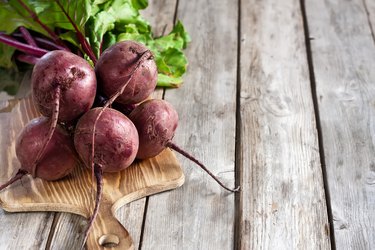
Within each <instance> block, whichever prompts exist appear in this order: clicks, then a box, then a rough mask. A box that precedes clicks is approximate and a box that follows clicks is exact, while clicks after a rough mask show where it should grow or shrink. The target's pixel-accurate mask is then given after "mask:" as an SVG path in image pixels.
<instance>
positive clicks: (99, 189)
mask: <svg viewBox="0 0 375 250" xmlns="http://www.w3.org/2000/svg"><path fill="white" fill-rule="evenodd" d="M94 174H95V178H96V199H95V207H94V211H93V213H92V215H91V217H90V220H89V222H88V225H87V228H86V230H85V232H84V240H83V244H82V248H81V249H84V246H85V244H86V241H87V238H88V236H89V233H90V230H91V228H92V226H93V224H94V221H95V219H96V217H97V215H98V212H99V206H100V201H101V200H102V195H103V169H102V167H101V166H100V165H97V164H95V166H94Z"/></svg>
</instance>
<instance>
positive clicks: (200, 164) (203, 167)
mask: <svg viewBox="0 0 375 250" xmlns="http://www.w3.org/2000/svg"><path fill="white" fill-rule="evenodd" d="M166 146H167V147H169V148H171V149H173V150H175V151H177V152H178V153H180V154H182V155H183V156H185V157H186V158H188V159H189V160H191V161H192V162H194V163H195V164H197V165H198V166H200V167H201V168H202V169H203V170H204V171H205V172H206V173H207V174H209V175H210V176H211V177H212V178H213V179H214V180H215V181H216V182H217V183H218V184H219V185H220V186H222V187H223V188H224V189H226V190H228V191H230V192H238V191H239V190H240V186H238V187H236V188H234V189H231V188H228V187H227V186H225V185H224V183H222V182H221V181H220V180H219V179H218V178H217V177H216V176H215V175H214V174H213V173H212V172H211V171H210V170H208V169H207V167H206V166H205V165H203V163H201V162H200V161H198V160H197V159H196V158H195V157H194V156H192V155H191V154H189V153H187V152H186V151H185V150H183V149H182V148H180V147H179V146H177V145H176V144H174V143H173V142H171V141H170V142H168V143H167V145H166Z"/></svg>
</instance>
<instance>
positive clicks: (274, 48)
mask: <svg viewBox="0 0 375 250" xmlns="http://www.w3.org/2000/svg"><path fill="white" fill-rule="evenodd" d="M268 6H272V8H268ZM300 10H301V9H300V6H299V2H298V1H297V0H285V1H278V0H265V1H243V2H242V5H241V37H240V39H241V43H240V53H241V55H246V56H241V57H240V68H241V69H248V70H241V72H240V83H239V85H240V86H239V102H240V104H239V106H240V110H239V112H240V115H239V116H240V119H239V121H238V122H239V133H240V135H241V138H246V139H243V140H240V141H239V143H238V149H239V151H238V158H237V160H238V164H239V176H240V183H241V186H242V188H243V191H242V192H241V194H240V199H239V218H240V220H239V225H238V226H239V231H238V248H240V249H261V248H265V249H297V248H298V249H308V248H309V247H311V246H314V247H316V248H319V249H327V248H329V247H330V238H329V233H328V228H329V224H328V223H329V222H328V217H327V214H326V213H327V208H326V201H325V196H324V185H323V178H322V169H321V163H320V158H319V146H318V140H317V138H318V137H317V130H316V123H315V116H314V106H313V101H312V95H311V88H310V80H309V70H308V65H307V56H306V48H305V37H304V32H303V23H302V22H301V20H302V14H301V11H300Z"/></svg>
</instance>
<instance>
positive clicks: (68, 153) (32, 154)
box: [0, 117, 78, 190]
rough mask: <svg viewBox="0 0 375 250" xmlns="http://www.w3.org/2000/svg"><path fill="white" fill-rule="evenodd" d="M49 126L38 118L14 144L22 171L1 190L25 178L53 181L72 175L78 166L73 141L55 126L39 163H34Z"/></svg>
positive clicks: (63, 130) (27, 126)
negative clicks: (25, 176) (29, 176)
mask: <svg viewBox="0 0 375 250" xmlns="http://www.w3.org/2000/svg"><path fill="white" fill-rule="evenodd" d="M50 123H51V119H49V118H46V117H39V118H35V119H33V120H31V121H30V122H29V123H28V124H27V125H26V126H25V127H24V128H23V130H22V131H21V133H20V134H19V136H18V138H17V141H16V156H17V158H18V160H19V161H20V163H21V168H20V170H19V171H18V173H17V174H16V176H15V177H14V178H12V179H11V180H10V181H8V182H7V183H5V184H4V185H2V186H1V187H0V190H2V189H4V188H5V187H7V186H8V185H10V184H11V183H13V182H14V181H16V180H18V179H20V178H22V176H24V175H26V174H31V175H32V176H33V177H38V178H41V179H43V180H47V181H55V180H58V179H61V178H63V177H65V176H67V175H68V174H70V173H71V172H72V170H73V169H74V167H75V166H76V164H77V162H78V156H77V154H76V152H75V149H74V144H73V140H72V138H71V137H70V135H69V134H68V132H67V131H66V130H65V129H64V128H63V127H61V126H60V125H57V126H56V129H55V130H54V133H53V135H52V137H51V140H50V141H49V143H48V144H47V146H46V147H45V151H44V153H43V154H42V155H41V157H40V159H39V160H36V158H37V155H38V153H39V152H40V150H41V149H42V148H44V143H43V142H44V140H43V139H44V138H45V136H46V131H48V130H49V127H50ZM33 173H34V174H33Z"/></svg>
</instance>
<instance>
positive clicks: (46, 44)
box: [12, 33, 70, 51]
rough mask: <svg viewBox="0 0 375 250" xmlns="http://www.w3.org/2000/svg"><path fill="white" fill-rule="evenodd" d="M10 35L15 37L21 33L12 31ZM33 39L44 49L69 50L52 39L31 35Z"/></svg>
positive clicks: (20, 35)
mask: <svg viewBox="0 0 375 250" xmlns="http://www.w3.org/2000/svg"><path fill="white" fill-rule="evenodd" d="M12 36H13V37H15V38H20V37H23V35H22V34H20V33H13V34H12ZM33 39H34V40H35V42H36V44H37V46H38V47H40V48H43V49H46V50H65V51H70V49H68V48H66V47H63V46H60V45H58V44H56V43H54V42H53V41H51V40H48V39H46V38H43V37H38V36H37V37H33Z"/></svg>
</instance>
